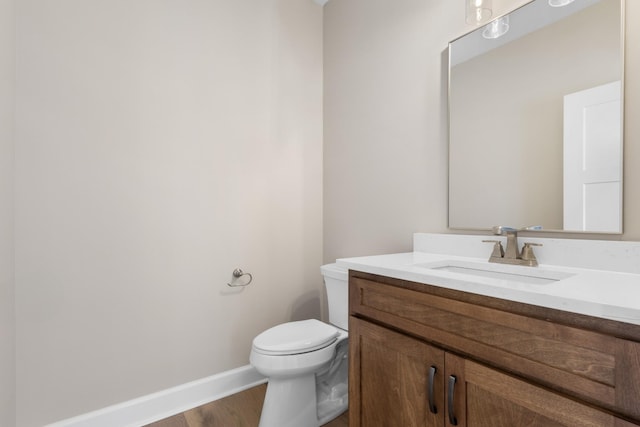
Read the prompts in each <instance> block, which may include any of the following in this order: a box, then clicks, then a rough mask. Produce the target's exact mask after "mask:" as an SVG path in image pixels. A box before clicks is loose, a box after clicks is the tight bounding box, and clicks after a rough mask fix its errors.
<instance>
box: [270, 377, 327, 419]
mask: <svg viewBox="0 0 640 427" xmlns="http://www.w3.org/2000/svg"><path fill="white" fill-rule="evenodd" d="M318 426H319V424H318V415H317V405H316V376H315V373H311V374H308V375H304V376H301V377H296V378H295V380H292V379H291V378H289V379H278V378H270V379H269V383H268V385H267V394H266V396H265V398H264V404H263V406H262V415H261V416H260V424H259V426H258V427H318Z"/></svg>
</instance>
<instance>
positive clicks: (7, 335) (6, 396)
mask: <svg viewBox="0 0 640 427" xmlns="http://www.w3.org/2000/svg"><path fill="white" fill-rule="evenodd" d="M13 8H14V1H13V0H0V426H12V425H15V410H14V408H15V317H14V310H15V305H14V286H13V128H14V125H13V123H14V98H13V90H14V69H15V63H14V58H15V54H14V16H13V10H14V9H13Z"/></svg>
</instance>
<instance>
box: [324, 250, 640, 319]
mask: <svg viewBox="0 0 640 427" xmlns="http://www.w3.org/2000/svg"><path fill="white" fill-rule="evenodd" d="M489 252H490V251H488V252H487V255H488V253H489ZM336 263H337V264H338V265H339V266H342V267H344V268H347V269H352V270H357V271H362V272H365V273H372V274H378V275H381V276H388V277H393V278H397V279H403V280H408V281H412V282H418V283H425V284H429V285H435V286H440V287H443V288H448V289H454V290H458V291H464V292H470V293H474V294H479V295H485V296H490V297H494V298H501V299H504V300H510V301H517V302H521V303H526V304H532V305H537V306H541V307H547V308H553V309H558V310H563V311H568V312H572V313H579V314H584V315H588V316H594V317H599V318H603V319H610V320H616V321H620V322H625V323H630V324H635V325H640V274H637V273H629V272H617V271H610V270H599V269H588V268H576V267H565V266H558V265H552V264H540V265H539V266H538V267H523V266H522V267H521V266H516V267H515V269H514V268H513V266H509V267H508V268H509V269H510V271H511V272H514V271H515V272H516V273H517V272H518V271H519V269H524V270H522V274H524V275H529V274H535V272H536V269H539V271H541V272H544V273H545V274H547V275H554V274H555V275H557V276H558V277H560V278H561V279H560V280H557V281H552V282H550V283H543V284H532V283H523V282H521V281H514V280H510V279H496V278H492V277H480V276H476V275H469V274H463V273H458V272H452V271H446V270H445V269H434V268H429V267H428V266H429V265H431V266H437V265H445V264H447V263H454V264H455V263H471V264H474V265H481V266H486V267H487V268H491V266H492V265H495V264H490V263H488V262H487V258H476V257H469V256H459V255H450V254H438V253H428V252H417V251H416V252H407V253H397V254H389V255H377V256H364V257H357V258H342V259H338V260H337V261H336ZM425 264H426V266H425Z"/></svg>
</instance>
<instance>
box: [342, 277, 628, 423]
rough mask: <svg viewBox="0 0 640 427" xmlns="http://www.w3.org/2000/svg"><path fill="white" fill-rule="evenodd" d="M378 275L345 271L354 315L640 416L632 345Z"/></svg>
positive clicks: (588, 399)
mask: <svg viewBox="0 0 640 427" xmlns="http://www.w3.org/2000/svg"><path fill="white" fill-rule="evenodd" d="M384 281H385V283H379V282H377V281H375V280H368V279H365V278H360V277H356V276H355V275H353V274H352V275H351V277H350V310H351V314H352V315H355V316H360V317H364V318H368V319H372V320H375V321H377V322H380V323H382V324H385V325H388V326H391V327H394V328H398V329H400V330H402V331H404V332H407V333H409V334H412V335H415V336H417V337H420V338H422V339H425V340H427V341H428V342H431V343H434V344H437V345H438V346H441V347H443V348H445V349H447V350H452V351H455V352H457V353H459V354H462V355H468V356H471V357H472V358H474V359H476V360H479V361H481V362H484V363H486V364H488V365H490V366H494V367H498V368H500V369H503V370H506V371H508V372H511V373H514V374H516V375H518V376H521V377H524V378H528V379H531V380H534V381H536V382H537V383H539V384H541V385H544V386H547V387H550V388H553V389H554V390H559V391H561V392H563V393H565V394H568V395H572V396H576V397H579V398H580V399H583V400H585V401H587V402H592V403H594V404H597V405H599V406H602V407H605V408H609V409H611V410H614V411H616V412H618V413H621V414H624V415H626V416H630V417H632V418H634V419H640V390H639V388H638V387H639V385H638V384H639V383H640V374H639V372H640V345H639V344H638V343H636V342H632V341H628V340H623V339H619V338H616V337H613V336H610V335H607V334H603V333H599V332H595V331H590V330H585V329H581V328H576V327H572V326H566V325H561V324H557V323H552V322H549V321H545V320H540V319H537V318H532V317H529V316H524V315H521V314H517V313H513V312H507V311H503V310H498V309H495V308H491V307H487V306H483V305H479V304H476V303H474V304H471V303H468V302H465V301H461V300H457V299H453V298H448V297H443V296H440V295H435V294H432V293H430V292H428V288H429V287H427V286H424V288H425V291H424V292H423V291H417V290H415V289H408V288H406V287H403V283H404V282H403V281H401V280H396V279H391V280H390V279H388V278H385V279H384ZM413 285H415V284H413ZM413 288H415V286H413Z"/></svg>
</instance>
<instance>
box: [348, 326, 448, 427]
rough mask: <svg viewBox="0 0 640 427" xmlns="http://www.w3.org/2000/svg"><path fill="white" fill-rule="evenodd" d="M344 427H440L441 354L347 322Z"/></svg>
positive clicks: (387, 332)
mask: <svg viewBox="0 0 640 427" xmlns="http://www.w3.org/2000/svg"><path fill="white" fill-rule="evenodd" d="M349 340H350V354H349V357H350V359H349V363H350V366H349V367H350V377H349V378H350V381H349V426H350V427H373V426H384V427H418V426H419V427H432V426H433V427H435V426H438V427H442V426H443V424H444V420H443V415H444V382H443V378H444V351H443V350H440V349H437V348H435V347H432V346H430V345H427V344H425V343H424V342H422V341H418V340H416V339H413V338H410V337H408V336H405V335H402V334H399V333H397V332H393V331H391V330H389V329H386V328H383V327H380V326H377V325H374V324H372V323H369V322H366V321H363V320H360V319H356V318H353V317H352V318H351V319H350V323H349Z"/></svg>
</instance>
